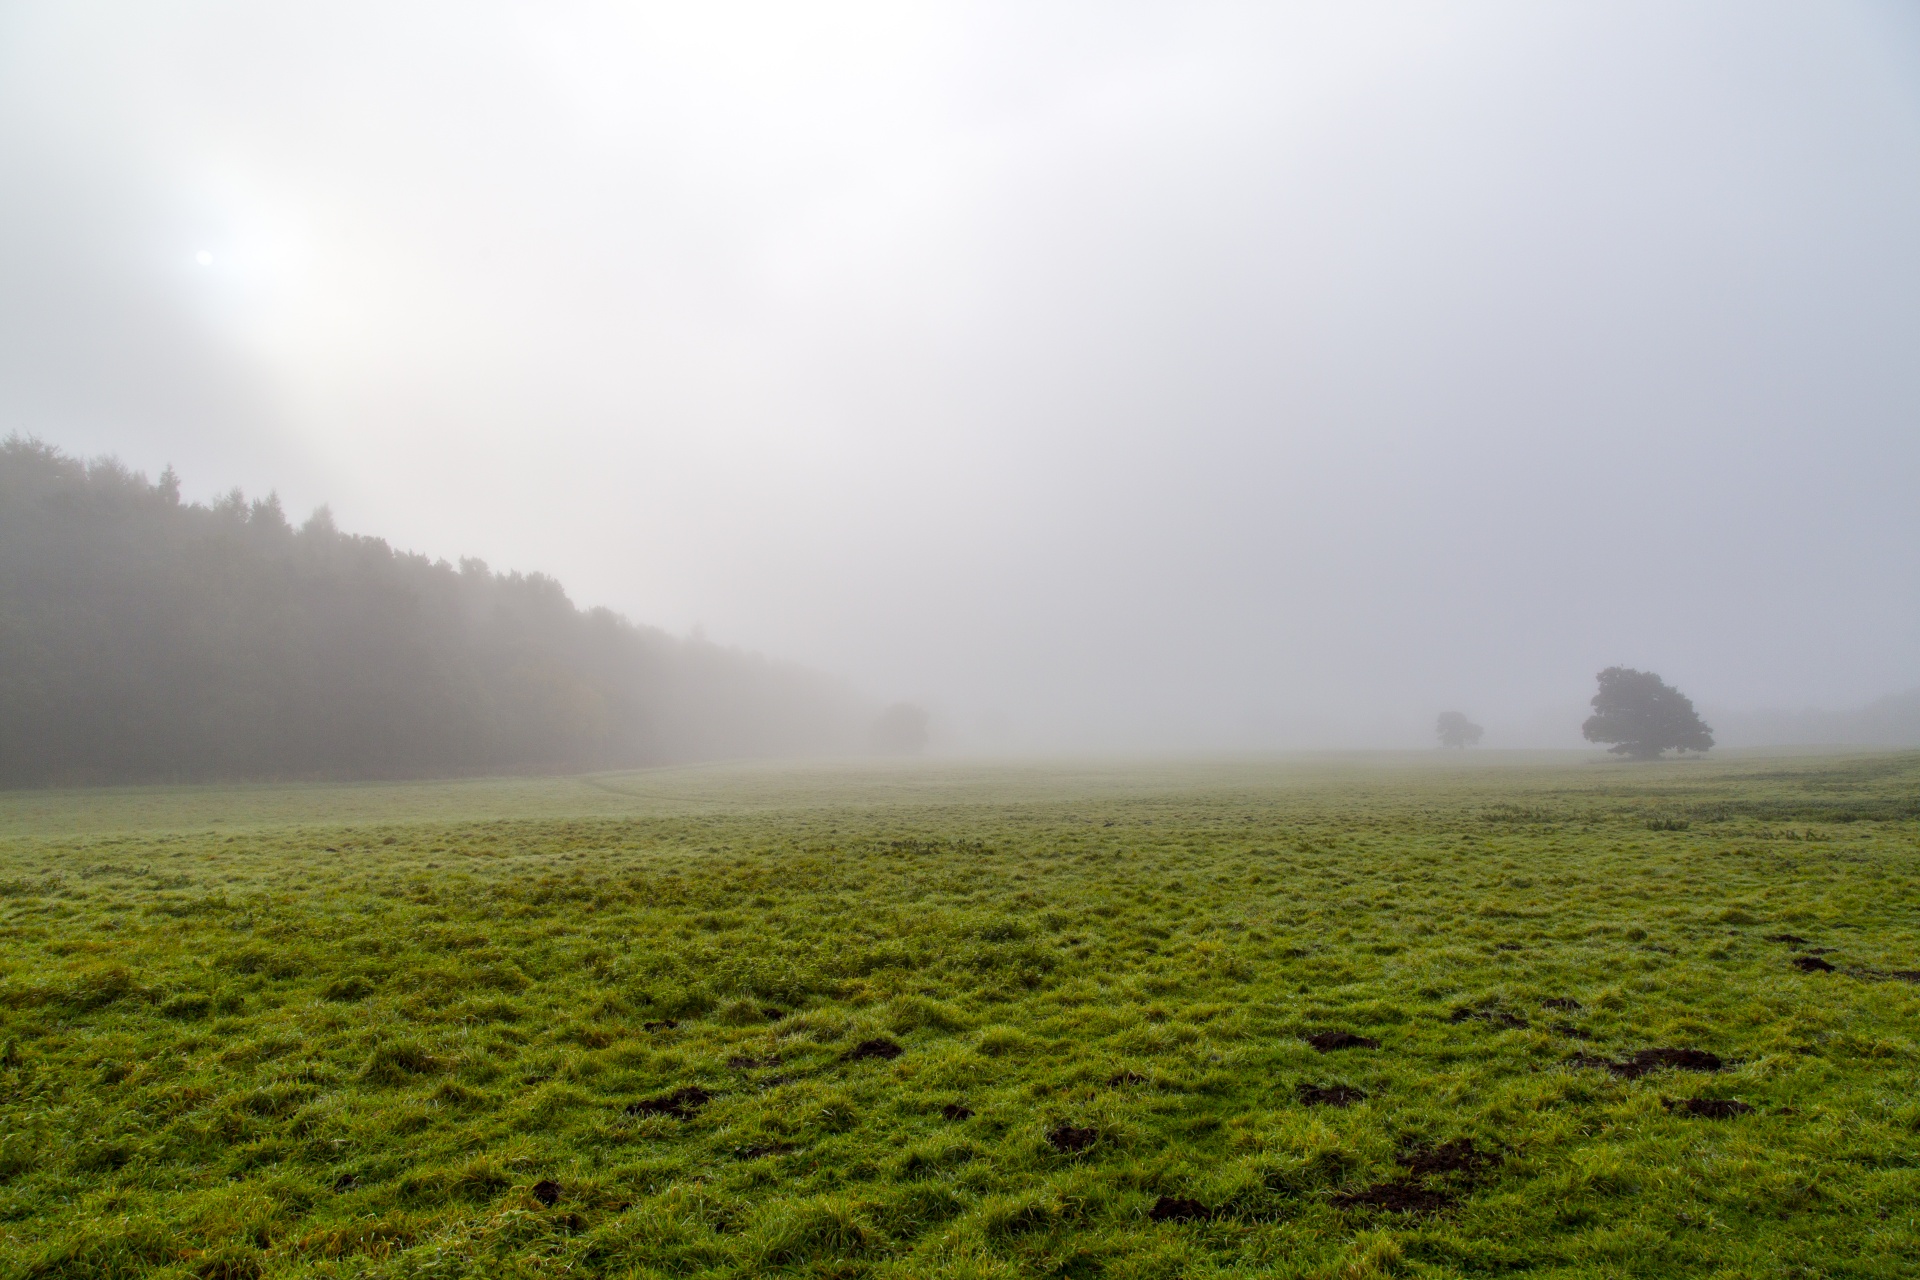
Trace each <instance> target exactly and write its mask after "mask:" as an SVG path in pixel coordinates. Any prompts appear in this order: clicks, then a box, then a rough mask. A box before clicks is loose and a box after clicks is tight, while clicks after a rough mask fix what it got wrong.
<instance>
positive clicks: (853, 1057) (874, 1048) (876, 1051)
mask: <svg viewBox="0 0 1920 1280" xmlns="http://www.w3.org/2000/svg"><path fill="white" fill-rule="evenodd" d="M905 1052H906V1050H904V1049H902V1048H901V1047H900V1046H899V1045H897V1044H895V1043H894V1042H893V1041H891V1040H887V1039H884V1038H882V1039H878V1040H862V1041H861V1042H860V1043H859V1044H857V1045H855V1046H853V1048H851V1049H849V1050H847V1058H846V1060H847V1061H848V1062H864V1061H865V1060H866V1059H868V1058H879V1059H881V1060H882V1061H888V1060H891V1059H893V1058H897V1057H899V1056H900V1055H901V1054H903V1053H905Z"/></svg>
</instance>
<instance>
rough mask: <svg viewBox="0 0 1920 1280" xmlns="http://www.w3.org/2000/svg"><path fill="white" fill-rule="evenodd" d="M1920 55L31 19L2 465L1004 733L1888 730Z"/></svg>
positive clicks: (1879, 22) (875, 23) (1662, 22)
mask: <svg viewBox="0 0 1920 1280" xmlns="http://www.w3.org/2000/svg"><path fill="white" fill-rule="evenodd" d="M1915 14H1916V11H1915V10H1913V9H1912V8H1911V7H1908V6H1904V5H1901V4H1897V3H1884V4H1859V3H1842V2H1840V0H1832V2H1829V3H1822V4H1805V3H1770V2H1765V0H1740V2H1738V3H1727V4H1700V3H1693V4H1687V3H1679V4H1676V3H1646V4H1632V3H1599V4H1586V5H1582V4H1571V3H1569V4H1554V5H1541V4H1535V3H1512V4H1450V5H1433V4H1425V3H1422V4H1405V5H1392V4H1388V5H1380V4H1365V3H1336V4H1325V5H1305V4H1303V5H1292V6H1283V5H1277V4H1262V5H1208V4H1196V3H1178V4H1164V5H1155V4H1142V3H1120V4H1114V3H1106V4H1092V3H1088V4H1037V3H1019V4H1006V5H997V4H977V5H904V4H897V3H890V4H872V5H836V4H809V5H792V4H773V3H769V4H728V3H702V4H697V5H695V4H687V5H678V6H645V5H633V4H621V5H590V4H550V3H547V4H538V5H536V4H522V5H514V4H486V3H461V4H448V5H420V4H400V3H379V4H356V3H327V4H318V3H314V4H292V3H289V4H276V5H269V6H262V5H257V4H238V3H236V4H167V3H132V2H130V0H129V2H128V3H122V4H85V3H75V2H72V0H65V2H62V3H45V4H37V3H30V2H29V3H23V2H21V0H15V3H12V4H9V5H7V6H5V7H4V8H0V173H4V174H5V175H6V176H5V177H4V179H0V431H6V430H19V431H22V432H26V433H31V434H38V435H40V436H42V437H44V438H46V439H48V440H50V441H52V442H54V443H57V444H60V445H62V446H63V447H66V448H68V449H69V450H70V451H74V452H80V453H86V454H92V453H97V452H113V453H117V454H119V455H120V456H121V457H122V458H123V459H124V460H125V461H127V462H128V463H129V464H131V465H134V466H138V467H142V468H145V469H147V470H149V471H150V472H157V471H158V470H159V468H160V467H161V466H163V465H165V464H166V463H168V462H172V463H173V464H174V465H175V466H177V467H178V468H179V469H180V471H181V472H182V474H183V476H184V478H185V480H186V484H187V489H188V491H189V493H190V494H193V495H195V496H205V495H208V494H211V493H213V492H216V491H219V490H223V489H225V488H227V487H230V486H232V485H235V484H238V485H241V486H243V487H244V488H246V489H247V490H248V491H249V492H264V491H266V490H268V489H277V490H278V491H279V492H280V493H281V494H282V496H283V498H284V499H285V500H286V501H287V504H288V507H289V509H290V510H291V511H292V512H293V514H294V515H295V517H296V519H297V518H299V517H300V516H301V515H303V514H304V512H305V511H306V510H308V509H310V508H311V507H312V506H314V505H316V504H318V503H320V502H322V501H325V502H328V503H330V504H331V505H332V507H333V509H334V512H335V515H336V517H337V519H338V520H339V522H340V523H341V525H342V526H343V527H346V528H349V529H355V530H359V531H366V532H374V533H380V534H383V535H385V536H388V537H389V538H390V539H392V540H393V541H394V542H395V543H397V544H399V545H401V546H404V547H408V548H411V549H416V550H421V551H425V552H428V553H430V554H433V555H441V556H447V557H453V556H458V555H461V554H469V555H479V556H482V557H484V558H485V559H487V560H488V561H489V562H490V563H492V564H493V565H495V567H499V568H524V569H534V568H538V569H543V570H546V571H548V572H551V573H553V574H554V575H556V576H558V577H559V578H561V579H562V580H563V581H564V582H566V583H567V585H568V586H569V588H570V590H571V592H572V594H573V596H574V598H575V600H577V601H579V602H581V603H584V604H602V603H603V604H609V605H612V606H613V607H615V608H618V609H620V610H622V611H623V612H625V613H627V614H628V615H629V616H631V617H633V618H635V619H636V620H639V621H645V622H653V623H658V624H661V625H664V626H667V627H669V628H671V629H674V630H684V629H686V628H688V627H690V626H693V625H694V624H696V623H697V624H701V625H703V626H704V627H705V629H706V631H707V633H708V634H709V635H711V636H712V637H714V638H716V639H719V640H722V641H725V642H729V643H737V644H741V645H745V646H748V647H752V648H756V649H760V650H762V651H765V652H768V653H771V654H776V655H779V656H783V657H790V658H795V659H799V660H801V661H804V662H808V663H811V664H814V665H816V666H819V667H821V668H823V669H826V670H829V671H832V672H836V673H839V674H842V675H845V676H847V677H849V678H850V679H852V680H854V681H855V682H856V683H858V684H859V685H861V686H862V687H864V688H866V689H868V690H870V691H871V692H873V693H875V694H877V695H880V696H889V697H891V696H911V697H917V698H920V699H923V700H925V701H927V702H928V703H929V704H930V705H932V706H934V707H935V708H936V710H937V712H938V713H939V715H940V721H941V724H942V725H943V726H944V728H945V729H946V731H947V733H948V735H949V738H950V740H952V741H956V742H965V743H973V744H981V745H994V744H1002V745H1040V744H1070V745H1167V746H1189V745H1213V746H1237V745H1300V744H1309V743H1313V744H1321V743H1324V744H1343V745H1360V744H1367V745H1396V744H1399V743H1403V742H1423V741H1426V740H1428V738H1429V735H1430V726H1431V723H1432V717H1433V714H1434V713H1435V711H1437V710H1439V709H1441V708H1444V707H1456V706H1457V707H1460V708H1463V709H1465V710H1468V711H1470V712H1472V713H1474V714H1475V715H1476V716H1478V717H1479V718H1481V719H1483V720H1484V721H1486V722H1487V723H1488V724H1489V725H1490V726H1491V727H1493V728H1494V730H1495V732H1494V734H1493V740H1496V741H1498V740H1502V736H1503V735H1504V740H1508V741H1519V740H1522V739H1523V738H1525V737H1527V736H1528V735H1529V734H1530V733H1531V734H1534V735H1536V736H1537V735H1538V733H1540V732H1545V731H1543V730H1538V729H1530V728H1529V727H1528V726H1529V725H1531V724H1532V723H1533V717H1535V716H1536V714H1538V713H1542V712H1545V713H1549V714H1551V715H1553V716H1556V717H1559V719H1557V720H1554V721H1553V722H1552V723H1555V724H1557V723H1559V721H1560V720H1565V719H1570V722H1571V724H1570V727H1569V728H1568V729H1567V731H1566V732H1567V734H1568V736H1569V738H1571V739H1572V740H1577V738H1575V737H1573V735H1575V734H1577V724H1578V719H1579V715H1580V708H1581V706H1582V704H1583V702H1584V700H1585V698H1586V697H1587V696H1588V695H1589V694H1590V693H1591V682H1592V675H1593V673H1594V671H1596V670H1597V669H1598V668H1599V667H1602V666H1606V665H1610V664H1612V663H1616V662H1618V663H1626V664H1629V665H1637V666H1643V667H1650V668H1652V669H1655V670H1658V671H1660V672H1661V673H1662V674H1664V675H1666V676H1667V677H1668V678H1669V679H1670V680H1672V681H1674V682H1675V683H1677V684H1679V685H1680V686H1681V687H1682V688H1683V689H1684V690H1686V691H1687V692H1689V693H1691V694H1692V695H1693V696H1694V698H1695V700H1696V701H1698V702H1701V703H1702V704H1704V705H1708V706H1753V705H1762V704H1769V705H1780V704H1786V705H1799V704H1827V705H1842V704H1846V703H1850V702H1859V701H1863V700H1865V699H1867V698H1869V697H1872V696H1874V695H1876V694H1880V693H1884V692H1888V691H1892V690H1896V689H1904V688H1909V687H1912V686H1914V685H1916V684H1920V500H1917V499H1916V494H1917V493H1920V18H1916V16H1915ZM202 254H207V255H211V258H212V261H211V264H210V265H201V262H200V260H199V255H202ZM1563 709H1564V711H1563ZM1554 732H1557V731H1554ZM1548 736H1549V738H1551V733H1549V735H1548ZM1555 740H1557V739H1555Z"/></svg>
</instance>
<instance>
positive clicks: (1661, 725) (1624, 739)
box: [1581, 667, 1713, 760]
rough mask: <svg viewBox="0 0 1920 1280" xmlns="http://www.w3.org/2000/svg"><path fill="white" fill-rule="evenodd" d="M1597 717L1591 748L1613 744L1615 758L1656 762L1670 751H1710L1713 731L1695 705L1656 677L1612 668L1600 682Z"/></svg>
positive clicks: (1589, 725) (1590, 728) (1590, 720)
mask: <svg viewBox="0 0 1920 1280" xmlns="http://www.w3.org/2000/svg"><path fill="white" fill-rule="evenodd" d="M1599 679H1600V691H1599V692H1598V693H1596V694H1594V695H1593V714H1592V715H1591V716H1589V717H1587V722H1586V724H1584V725H1582V726H1581V732H1582V733H1584V734H1585V735H1586V738H1587V741H1588V742H1611V743H1613V744H1615V745H1614V746H1612V747H1611V748H1609V750H1611V751H1612V752H1613V753H1614V754H1615V755H1623V756H1628V757H1630V758H1632V759H1635V760H1651V759H1653V758H1654V757H1655V756H1658V755H1659V754H1660V753H1661V752H1663V751H1666V750H1668V749H1670V748H1671V749H1675V750H1679V751H1706V750H1708V749H1710V748H1711V747H1712V746H1713V731H1712V730H1711V729H1709V728H1708V727H1707V725H1706V722H1705V721H1703V720H1701V719H1700V715H1699V713H1698V712H1696V711H1695V710H1694V709H1693V700H1692V699H1691V698H1689V697H1687V696H1686V695H1685V694H1684V693H1681V692H1680V691H1679V690H1678V689H1676V688H1674V687H1673V686H1672V685H1670V684H1668V683H1667V682H1666V681H1664V680H1662V679H1661V678H1660V677H1659V676H1657V675H1655V674H1654V673H1653V672H1651V671H1635V670H1633V669H1632V668H1631V667H1608V668H1607V669H1606V670H1605V671H1602V672H1601V673H1600V676H1599Z"/></svg>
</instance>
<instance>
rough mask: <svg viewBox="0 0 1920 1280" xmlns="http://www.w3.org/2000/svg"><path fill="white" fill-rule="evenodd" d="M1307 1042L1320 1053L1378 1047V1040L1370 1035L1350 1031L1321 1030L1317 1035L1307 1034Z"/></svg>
mask: <svg viewBox="0 0 1920 1280" xmlns="http://www.w3.org/2000/svg"><path fill="white" fill-rule="evenodd" d="M1307 1043H1308V1044H1310V1045H1312V1046H1313V1047H1314V1048H1315V1049H1318V1050H1319V1051H1320V1052H1321V1053H1332V1052H1333V1051H1334V1050H1335V1049H1378V1048H1379V1047H1380V1042H1379V1041H1378V1040H1375V1039H1374V1038H1373V1037H1371V1036H1357V1035H1355V1034H1353V1032H1351V1031H1322V1032H1321V1033H1320V1034H1319V1035H1317V1036H1308V1037H1307Z"/></svg>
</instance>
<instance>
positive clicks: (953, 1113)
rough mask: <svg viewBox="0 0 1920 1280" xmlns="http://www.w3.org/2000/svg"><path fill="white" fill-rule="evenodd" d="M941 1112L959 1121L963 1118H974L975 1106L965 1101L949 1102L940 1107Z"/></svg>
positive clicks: (956, 1121) (948, 1117) (950, 1118)
mask: <svg viewBox="0 0 1920 1280" xmlns="http://www.w3.org/2000/svg"><path fill="white" fill-rule="evenodd" d="M940 1114H941V1115H942V1116H944V1117H946V1118H947V1119H949V1120H952V1121H954V1122H955V1123H958V1122H959V1121H961V1120H971V1119H973V1108H972V1107H970V1106H968V1105H967V1104H966V1103H964V1102H949V1103H948V1104H947V1105H946V1106H944V1107H942V1108H940Z"/></svg>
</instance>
